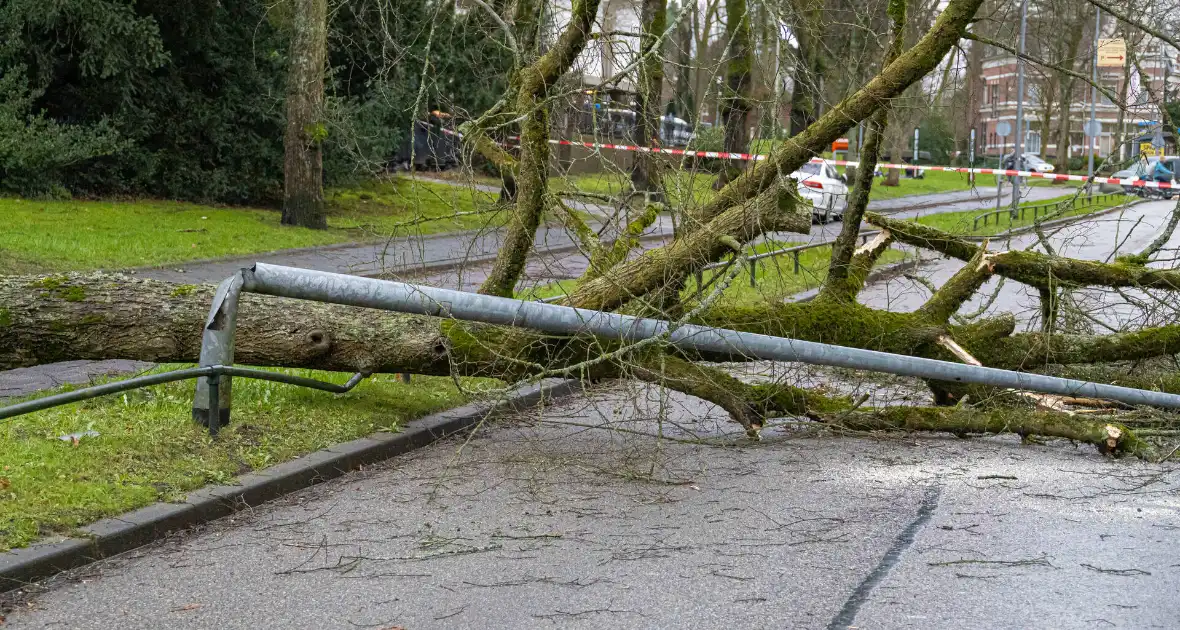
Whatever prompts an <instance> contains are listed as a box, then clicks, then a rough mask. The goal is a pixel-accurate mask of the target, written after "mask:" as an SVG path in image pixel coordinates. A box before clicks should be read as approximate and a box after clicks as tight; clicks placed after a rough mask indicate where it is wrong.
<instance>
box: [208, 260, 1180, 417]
mask: <svg viewBox="0 0 1180 630" xmlns="http://www.w3.org/2000/svg"><path fill="white" fill-rule="evenodd" d="M239 278H240V282H241V284H240V288H241V290H242V291H245V292H250V293H261V294H266V295H274V296H281V297H288V298H295V299H302V300H314V301H317V302H329V303H334V304H344V305H350V306H360V307H367V308H377V309H384V310H389V311H398V312H402V313H416V314H419V315H430V316H436V317H448V318H454V319H458V320H464V321H472V322H485V323H489V324H500V325H504V326H515V327H520V328H529V329H533V330H539V331H542V332H548V333H557V334H565V335H579V334H588V335H594V336H597V337H601V338H604V339H613V340H618V341H624V342H626V341H638V340H641V339H646V338H649V337H654V336H657V335H664V336H666V338H667V342H668V343H670V344H671V345H674V346H677V347H679V348H684V349H690V350H696V351H698V352H704V353H708V354H710V355H713V356H727V357H735V358H736V357H741V358H747V359H749V358H756V359H764V360H775V361H799V362H803V363H811V364H816V365H830V366H835V367H846V368H854V369H861V370H871V371H875V372H887V373H890V374H899V375H903V376H914V377H919V378H926V379H934V380H941V381H953V382H960V383H976V384H981V385H992V386H995V387H1010V388H1013V389H1021V390H1030V391H1036V392H1045V393H1050V394H1059V395H1064V396H1084V397H1091V398H1102V399H1106V400H1117V401H1120V402H1124V403H1128V404H1132V405H1153V406H1158V407H1169V408H1174V409H1180V396H1177V395H1174V394H1167V393H1163V392H1152V391H1146V390H1141V389H1132V388H1129V387H1119V386H1116V385H1105V384H1101V383H1091V382H1086V381H1079V380H1074V379H1066V378H1058V377H1053V376H1044V375H1041V374H1029V373H1026V372H1013V371H1009V370H1000V369H996V368H987V367H979V366H974V365H966V364H962V363H951V362H949V361H938V360H935V359H926V358H921V357H912V356H906V355H896V354H888V353H885V352H876V351H873V350H861V349H857V348H846V347H843V346H834V345H829V344H823V343H815V342H811V341H800V340H797V339H787V338H782V337H771V336H769V335H759V334H754V333H747V332H739V331H735V330H728V329H724V328H709V327H705V326H696V325H682V326H675V325H672V324H670V323H669V322H666V321H662V320H657V319H646V318H640V317H632V316H629V315H621V314H618V313H608V312H604V311H593V310H587V309H577V308H571V307H568V306H560V305H556V304H543V303H540V302H529V301H524V300H515V299H510V298H502V297H493V296H489V295H479V294H475V293H464V292H461V291H452V290H448V289H438V288H434V287H426V286H419V285H413V284H406V283H402V282H393V281H388V280H376V279H372V278H361V277H357V276H349V275H343V274H336V273H327V272H323V271H311V270H307V269H297V268H293V267H282V266H278V265H268V264H264V263H257V264H255V265H254V266H253V267H251V268H248V269H243V270H242V271H241V272H239V274H238V275H236V276H235V277H234V278H233V279H231V281H227V282H226V283H225V284H224V285H223V288H226V289H229V288H230V287H232V289H236V288H238V287H237V286H235V285H238V281H239V280H237V279H239ZM232 289H230V290H226V291H222V292H219V295H218V298H220V299H217V300H215V302H214V306H213V312H211V313H210V319H209V320H208V321H209V324H210V325H209V326H207V327H206V328H207V329H206V333H205V342H204V343H205V344H210V343H211V344H214V345H218V346H219V348H218V349H219V352H216V353H214V352H211V353H209V356H208V357H207V356H206V352H204V350H205V348H204V347H203V349H202V354H201V356H202V359H203V360H207V359H208V360H217V361H218V362H219V363H221V364H223V365H231V364H232V362H233V337H232V334H233V333H232V330H231V331H226V328H227V326H225V324H227V323H228V324H230V327H232V322H233V319H234V315H236V309H237V293H238V292H237V291H235V290H232ZM218 312H221V315H220V316H219V315H218ZM225 332H229V335H224V333H225ZM197 402H198V403H200V402H202V401H201V400H200V398H199V397H198V399H197ZM201 406H204V405H201Z"/></svg>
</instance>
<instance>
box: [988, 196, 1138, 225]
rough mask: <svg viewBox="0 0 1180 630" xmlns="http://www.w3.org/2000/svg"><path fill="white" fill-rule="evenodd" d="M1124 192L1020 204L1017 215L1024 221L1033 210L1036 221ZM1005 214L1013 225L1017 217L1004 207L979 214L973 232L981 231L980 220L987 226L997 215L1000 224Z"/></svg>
mask: <svg viewBox="0 0 1180 630" xmlns="http://www.w3.org/2000/svg"><path fill="white" fill-rule="evenodd" d="M1124 194H1125V193H1121V192H1118V193H1103V194H1100V195H1082V196H1078V197H1073V198H1070V199H1066V200H1064V201H1058V202H1055V203H1043V204H1037V205H1032V206H1020V207H1018V208H1017V215H1018V217H1019V219H1020V220H1021V221H1023V220H1024V218H1025V217H1026V216H1027V215H1028V214H1029V213H1030V212H1031V214H1032V219H1033V222H1034V223H1035V222H1036V221H1037V220H1042V221H1043V220H1045V219H1049V218H1052V217H1054V216H1056V215H1058V214H1062V213H1065V212H1068V211H1070V210H1076V209H1078V208H1088V207H1090V206H1093V205H1097V204H1098V203H1106V202H1108V201H1110V200H1111V199H1112V198H1115V197H1122V196H1124ZM1005 216H1006V217H1008V225H1009V226H1011V225H1012V222H1013V220H1014V219H1015V218H1016V217H1014V216H1013V215H1012V209H1011V208H1004V209H1002V210H992V211H991V212H985V213H983V214H981V215H978V216H976V217H975V219H974V221H973V222H972V225H971V231H972V232H977V231H979V222H980V220H982V221H983V225H984V227H987V225H988V223H989V220H990V219H991V217H995V220H994V223H995V225H997V226H999V225H1000V222H1001V221H1002V220H1003V217H1005Z"/></svg>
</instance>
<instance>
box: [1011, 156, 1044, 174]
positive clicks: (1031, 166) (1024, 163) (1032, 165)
mask: <svg viewBox="0 0 1180 630" xmlns="http://www.w3.org/2000/svg"><path fill="white" fill-rule="evenodd" d="M1020 162H1021V164H1020V168H1018V169H1016V168H1013V167H1012V164H1013V162H1012V154H1011V153H1009V154H1008V155H1005V156H1004V168H1006V169H1011V170H1020V171H1032V172H1034V173H1052V172H1053V165H1052V164H1050V163H1048V162H1046V161H1044V160H1042V159H1041V156H1039V155H1037V154H1036V153H1025V154H1024V158H1023V159H1022V160H1021V161H1020Z"/></svg>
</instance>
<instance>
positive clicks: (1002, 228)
mask: <svg viewBox="0 0 1180 630" xmlns="http://www.w3.org/2000/svg"><path fill="white" fill-rule="evenodd" d="M1070 199H1074V205H1073V208H1071V209H1069V210H1067V211H1065V212H1061V213H1058V214H1054V215H1051V216H1049V217H1046V216H1045V215H1043V214H1042V215H1040V216H1039V217H1037V219H1036V221H1045V220H1056V219H1064V218H1067V217H1073V216H1082V215H1087V214H1093V213H1095V212H1101V211H1103V210H1107V209H1110V208H1113V207H1115V206H1119V205H1122V204H1124V203H1126V202H1127V201H1128V198H1127V197H1125V196H1123V195H1111V196H1109V197H1107V198H1106V199H1102V200H1100V201H1095V202H1094V203H1093V204H1091V205H1084V204H1082V203H1081V202H1082V201H1083V199H1084V198H1082V197H1077V198H1076V199H1075V196H1074V195H1065V196H1063V197H1057V198H1054V199H1049V200H1047V201H1036V202H1026V203H1022V204H1020V206H1021V207H1024V208H1031V207H1032V206H1043V205H1045V204H1049V203H1058V202H1063V201H1069V200H1070ZM981 214H984V212H981V211H979V210H968V211H965V212H943V213H939V214H928V215H925V216H921V217H918V219H917V221H918V223H921V224H923V225H929V226H930V227H935V228H938V229H940V230H944V231H946V232H950V233H952V234H966V235H971V236H994V235H996V234H1000V233H1002V232H1006V231H1008V230H1013V229H1017V228H1022V227H1028V226H1030V225H1033V223H1034V222H1035V221H1034V219H1033V216H1032V213H1031V212H1026V213H1025V216H1024V218H1023V219H1021V218H1017V219H1012V218H1011V217H1010V216H1009V215H1008V214H1007V213H1001V214H999V215H996V216H998V217H999V223H997V222H996V216H992V217H991V219H989V223H988V225H986V226H985V225H983V223H982V222H980V224H979V227H978V229H976V227H975V217H977V216H979V215H981Z"/></svg>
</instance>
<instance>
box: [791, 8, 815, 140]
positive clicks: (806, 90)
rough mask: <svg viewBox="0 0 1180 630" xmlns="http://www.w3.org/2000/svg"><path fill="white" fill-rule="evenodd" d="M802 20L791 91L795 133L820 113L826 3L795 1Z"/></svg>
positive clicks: (797, 14) (792, 118)
mask: <svg viewBox="0 0 1180 630" xmlns="http://www.w3.org/2000/svg"><path fill="white" fill-rule="evenodd" d="M792 4H793V5H794V8H795V15H796V16H797V19H798V21H799V24H797V25H796V27H797V28H796V29H795V40H796V42H797V43H798V45H799V53H798V55H797V57H796V59H795V76H794V87H793V88H792V91H791V129H790V134H791V135H792V136H794V135H796V134H798V133H800V132H802V131H803V130H804V129H806V128H808V127H810V126H811V124H812V123H814V122H815V121H816V119H817V118H818V117H819V101H820V98H822V96H821V94H820V85H821V77H822V75H823V67H822V65H821V57H820V45H821V44H820V40H819V38H820V29H819V26H820V21H821V20H822V19H823V6H822V4H821V3H820V2H819V0H800V1H798V2H794V3H792Z"/></svg>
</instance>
